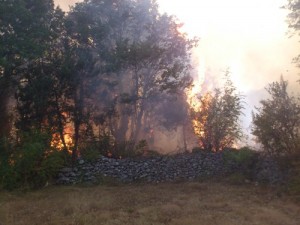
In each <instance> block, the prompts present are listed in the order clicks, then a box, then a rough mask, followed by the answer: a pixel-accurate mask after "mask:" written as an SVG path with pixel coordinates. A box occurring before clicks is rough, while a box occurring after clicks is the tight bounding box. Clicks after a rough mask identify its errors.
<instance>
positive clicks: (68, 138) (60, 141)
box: [51, 113, 74, 153]
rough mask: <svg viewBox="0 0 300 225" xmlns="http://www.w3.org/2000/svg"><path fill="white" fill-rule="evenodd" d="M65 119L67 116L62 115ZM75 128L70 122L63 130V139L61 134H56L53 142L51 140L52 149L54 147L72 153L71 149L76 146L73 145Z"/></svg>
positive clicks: (53, 136)
mask: <svg viewBox="0 0 300 225" xmlns="http://www.w3.org/2000/svg"><path fill="white" fill-rule="evenodd" d="M62 115H63V116H64V117H65V118H67V114H66V113H63V114H62ZM73 133H74V132H73V128H72V124H71V123H70V122H68V123H67V124H66V125H65V127H64V130H63V137H61V134H60V133H59V132H57V133H54V134H53V135H52V140H51V147H54V148H56V149H59V150H63V149H65V148H66V149H67V151H68V152H70V153H71V148H72V147H73V146H74V143H73V138H72V135H73Z"/></svg>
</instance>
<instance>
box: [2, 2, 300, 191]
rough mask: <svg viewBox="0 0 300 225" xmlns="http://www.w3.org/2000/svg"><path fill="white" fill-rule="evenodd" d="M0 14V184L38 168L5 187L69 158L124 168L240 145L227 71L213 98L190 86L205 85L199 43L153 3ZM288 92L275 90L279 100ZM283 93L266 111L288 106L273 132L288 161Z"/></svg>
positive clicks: (24, 8) (297, 118)
mask: <svg viewBox="0 0 300 225" xmlns="http://www.w3.org/2000/svg"><path fill="white" fill-rule="evenodd" d="M19 2H21V3H22V4H19ZM0 8H1V9H2V10H1V12H4V13H5V16H3V15H2V14H1V15H0V23H1V26H0V37H1V46H0V94H1V96H0V97H1V98H0V113H1V115H0V137H1V138H3V141H2V140H1V141H0V147H1V149H3V151H2V150H1V154H2V156H1V157H2V159H3V161H2V162H1V164H0V166H1V167H5V168H6V167H7V168H9V169H7V168H6V170H5V173H4V175H3V174H1V173H0V175H1V176H0V177H1V178H2V180H5V179H8V181H9V182H10V180H9V179H11V177H13V175H14V174H15V173H16V171H19V172H20V171H23V170H26V168H24V165H25V164H24V163H23V161H22V160H24V162H27V160H26V157H29V158H30V161H31V162H34V165H33V166H32V165H31V166H32V167H31V169H29V170H28V171H29V172H28V174H25V175H26V176H25V175H24V176H22V172H20V174H21V175H20V174H19V175H20V176H19V177H16V178H15V180H13V181H12V182H19V181H20V180H21V181H22V182H25V183H26V182H28V180H27V177H31V178H32V177H34V176H36V175H39V176H41V177H42V178H43V179H46V178H47V177H46V178H45V174H44V173H43V172H41V171H45V170H46V171H50V172H49V173H50V174H51V172H52V171H53V170H54V168H55V169H57V168H59V167H60V166H61V159H63V161H68V160H69V158H70V155H71V156H72V157H71V158H72V160H70V161H72V162H73V163H74V162H76V159H77V158H78V156H84V155H85V156H91V155H92V156H95V155H99V153H100V154H103V155H106V156H109V157H116V158H122V157H132V156H137V155H151V154H157V153H155V152H160V153H165V152H166V151H168V152H172V151H176V152H185V151H188V150H189V149H191V148H192V147H194V146H195V145H197V146H200V147H201V148H202V149H205V150H209V151H214V152H217V151H221V150H223V149H224V148H225V147H232V146H234V145H235V143H236V141H237V140H238V139H239V138H241V136H242V132H241V128H240V125H239V117H240V116H241V115H242V110H243V104H242V101H243V97H242V96H241V95H240V94H239V93H238V92H237V90H236V88H235V87H234V86H233V83H232V82H231V81H230V78H229V73H226V76H225V83H224V85H223V87H219V88H216V89H212V88H208V86H209V85H208V84H207V82H204V80H205V78H204V77H200V78H198V80H196V79H193V78H192V77H196V76H192V75H193V73H195V74H197V76H199V75H201V74H200V72H199V71H196V69H193V65H192V64H193V63H192V61H191V57H192V49H193V48H194V47H195V46H196V45H197V42H198V40H197V38H194V39H189V38H188V36H187V35H186V34H185V33H183V32H182V30H181V26H182V25H181V24H180V23H179V22H178V21H177V19H176V18H175V17H173V16H169V15H167V14H160V13H159V10H158V6H157V4H156V1H153V0H140V1H135V0H102V1H100V0H89V1H84V2H81V3H78V4H76V6H75V7H73V8H72V9H71V11H70V12H69V13H67V14H65V13H64V12H63V11H62V10H61V9H59V8H54V4H53V1H52V0H40V1H25V0H20V1H4V2H2V3H0ZM16 15H18V17H16ZM198 72H199V73H198ZM283 84H285V83H284V81H282V83H281V84H276V85H275V86H274V88H275V90H274V91H273V89H272V92H271V94H274V93H275V94H274V96H273V97H274V99H275V100H276V99H277V98H275V97H278V96H275V95H276V94H277V91H278V90H279V89H280V87H281V86H280V85H283ZM210 85H211V84H210ZM212 86H214V85H212ZM276 88H277V89H278V90H277V89H276ZM281 89H282V92H280V93H281V94H282V95H279V97H278V98H280V99H284V101H277V100H276V101H275V100H274V99H273V100H274V101H275V103H274V104H273V102H272V101H273V100H270V101H271V102H272V104H271V105H275V106H276V107H274V109H278V108H281V109H284V107H282V106H284V105H283V103H282V102H288V101H291V102H290V103H291V104H290V105H291V106H290V108H289V110H290V111H288V112H291V113H286V114H284V115H288V116H286V117H285V120H284V121H280V122H281V123H280V126H279V125H278V126H275V125H274V126H273V125H272V126H270V127H279V128H280V129H282V131H285V130H287V129H289V130H291V132H290V133H289V135H288V136H287V138H289V139H288V140H292V141H293V151H295V149H298V147H299V141H298V140H299V124H300V113H299V112H300V111H299V106H298V103H297V102H296V101H295V100H294V99H292V100H291V98H289V96H288V95H287V93H286V89H285V88H281ZM207 90H208V91H207ZM284 91H285V92H284ZM12 99H13V100H12ZM262 103H263V105H264V107H266V109H265V108H264V107H263V108H262V110H263V111H262V112H261V113H259V114H255V115H254V119H255V126H256V128H255V129H254V134H256V135H258V136H259V135H261V134H262V133H264V132H260V130H261V129H262V130H263V131H265V128H266V125H265V124H264V120H263V119H264V118H261V117H263V116H264V113H265V112H264V110H267V109H268V107H267V106H268V104H265V102H262ZM267 103H268V102H267ZM280 103H282V105H280V107H279V106H278V104H280ZM276 104H277V105H276ZM283 111H284V110H283ZM268 113H269V112H267V115H269V114H268ZM290 115H292V116H293V117H292V116H290ZM289 116H290V117H289ZM276 118H277V117H276ZM261 119H262V120H261ZM278 121H279V120H278ZM290 121H292V122H291V123H292V124H293V126H290V127H286V126H285V122H286V124H290ZM271 122H272V121H268V123H271ZM283 122H284V123H283ZM272 131H273V130H272ZM264 134H266V135H271V136H273V137H275V138H268V137H267V138H266V139H264V138H261V137H260V140H261V142H262V143H263V144H264V146H265V147H266V148H274V143H276V142H275V141H274V143H273V142H272V143H269V142H268V140H270V139H271V140H277V139H278V138H277V136H278V135H277V133H276V132H273V133H272V132H266V133H264ZM31 135H32V136H33V137H32V139H30V138H28V137H30V136H31ZM276 135H277V136H276ZM25 137H26V138H25ZM40 137H43V138H41V140H39V138H40ZM12 140H13V141H12ZM281 146H283V147H286V144H282V145H280V148H281V149H282V147H281ZM24 149H25V150H24ZM27 149H30V150H28V151H27ZM32 149H33V150H32ZM41 150H42V151H41ZM275 150H276V151H278V148H275ZM31 153H32V155H31ZM27 154H28V155H27ZM93 154H94V155H93ZM18 160H19V161H20V163H18ZM10 162H14V163H10ZM10 166H12V167H13V168H11V167H10ZM45 168H46V169H45ZM22 177H25V178H26V179H25V180H24V179H22ZM43 179H42V180H43ZM6 181H7V180H6ZM21 181H20V182H21ZM39 185H40V184H39Z"/></svg>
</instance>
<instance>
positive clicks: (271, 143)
mask: <svg viewBox="0 0 300 225" xmlns="http://www.w3.org/2000/svg"><path fill="white" fill-rule="evenodd" d="M287 87H288V82H287V81H285V80H284V79H283V78H282V77H281V79H280V81H279V82H273V83H271V84H269V86H268V87H267V88H266V90H267V92H268V93H269V94H270V99H267V100H262V101H260V103H261V105H262V106H261V107H260V108H257V109H256V110H257V112H256V113H254V112H253V114H252V117H253V128H252V133H253V135H255V136H256V137H257V140H258V142H260V143H261V144H262V145H263V147H264V149H265V151H266V152H268V153H270V154H272V155H275V156H282V155H288V154H293V153H296V152H299V150H300V106H299V102H298V101H297V99H296V98H295V97H293V96H289V94H288V92H287Z"/></svg>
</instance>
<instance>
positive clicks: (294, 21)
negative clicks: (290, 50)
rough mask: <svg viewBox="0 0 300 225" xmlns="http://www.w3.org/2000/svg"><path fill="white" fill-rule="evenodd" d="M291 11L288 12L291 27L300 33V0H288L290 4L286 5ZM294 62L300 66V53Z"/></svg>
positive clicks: (296, 32)
mask: <svg viewBox="0 0 300 225" xmlns="http://www.w3.org/2000/svg"><path fill="white" fill-rule="evenodd" d="M285 8H286V9H288V10H289V11H290V12H289V14H288V21H287V22H288V24H289V28H290V29H291V30H292V31H293V33H292V34H293V35H294V34H298V35H300V0H288V4H287V5H286V6H285ZM294 62H295V63H296V64H297V66H298V67H300V55H298V56H297V57H295V58H294Z"/></svg>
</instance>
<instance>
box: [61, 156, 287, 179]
mask: <svg viewBox="0 0 300 225" xmlns="http://www.w3.org/2000/svg"><path fill="white" fill-rule="evenodd" d="M250 169H251V171H250V173H249V168H247V176H248V177H250V178H251V179H253V180H257V181H262V182H268V183H278V182H282V180H283V177H284V175H283V173H282V172H281V171H280V170H279V168H278V166H277V164H276V163H274V161H273V160H270V159H266V158H262V157H260V158H259V159H257V160H255V162H253V165H251V168H250ZM244 170H245V168H244V167H243V165H240V164H238V163H237V162H235V161H228V160H225V159H224V153H223V152H220V153H207V152H203V153H201V152H200V153H186V154H178V155H173V156H156V157H149V158H136V159H134V158H133V159H113V158H107V157H104V156H99V158H98V159H96V160H95V161H94V162H86V161H84V160H83V159H79V160H78V164H77V165H76V166H75V167H73V168H63V169H62V170H61V171H60V173H59V174H58V178H57V184H77V183H86V182H88V183H98V182H99V180H101V179H102V178H103V177H111V178H114V179H116V180H118V181H120V182H125V183H128V182H136V181H142V182H153V183H159V182H165V181H176V180H190V181H192V180H197V179H202V178H209V177H224V176H226V175H230V174H232V173H243V172H245V171H244Z"/></svg>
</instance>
